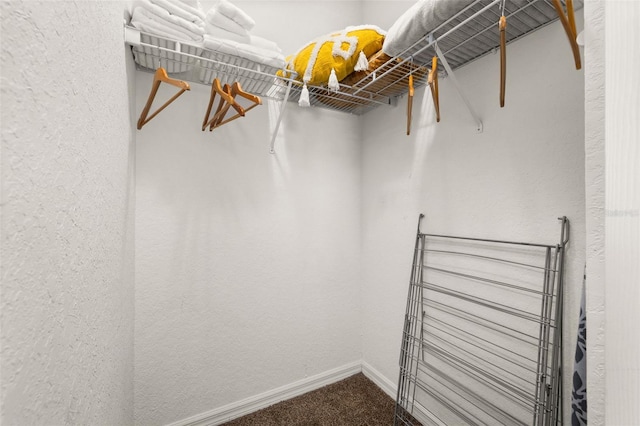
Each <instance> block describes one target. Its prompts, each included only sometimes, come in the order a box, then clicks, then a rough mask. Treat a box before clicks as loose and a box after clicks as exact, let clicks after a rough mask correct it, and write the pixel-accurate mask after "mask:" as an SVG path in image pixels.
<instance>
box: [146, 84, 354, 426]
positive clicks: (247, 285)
mask: <svg viewBox="0 0 640 426" xmlns="http://www.w3.org/2000/svg"><path fill="white" fill-rule="evenodd" d="M137 77H138V79H137V85H136V86H137V99H138V111H140V110H141V109H142V106H143V104H144V102H146V99H147V95H148V91H149V88H150V85H151V74H146V73H138V76H137ZM161 89H163V87H161ZM209 91H210V89H209V87H204V86H200V85H195V84H194V85H192V89H191V91H190V92H187V93H185V94H184V95H182V96H181V97H180V98H179V99H178V100H177V101H176V102H175V103H174V104H172V105H170V106H169V107H168V108H167V109H166V110H165V111H163V112H162V113H161V114H160V115H158V117H156V118H155V119H153V120H152V121H151V122H149V123H148V124H147V125H146V126H145V127H143V128H142V130H141V131H139V132H138V136H137V166H136V167H137V185H136V188H137V190H136V195H137V198H136V341H135V348H136V360H135V382H136V384H135V388H136V390H135V422H136V424H140V425H147V424H167V423H170V422H172V421H178V420H182V419H185V418H187V417H189V416H194V415H198V414H201V413H205V412H208V411H210V410H214V409H216V408H219V407H222V406H224V405H226V404H230V403H233V402H237V401H239V400H242V399H244V398H248V397H251V396H254V395H258V394H261V393H264V392H267V391H270V390H273V389H275V388H278V387H280V386H284V385H289V384H291V383H293V382H296V381H299V380H302V379H304V378H305V377H308V376H313V375H316V374H319V373H324V372H326V371H328V370H331V369H334V368H338V367H342V366H344V365H346V364H350V363H353V362H358V361H359V360H360V323H359V318H360V312H359V309H360V299H359V296H360V294H359V286H358V282H359V279H360V276H359V265H360V256H359V255H360V249H359V229H360V228H359V227H360V222H359V219H360V173H359V170H360V157H361V152H360V130H359V124H358V120H354V119H353V117H351V116H347V115H344V114H340V113H335V112H323V111H318V110H309V109H302V110H301V109H299V108H298V106H297V105H295V104H291V105H288V107H287V109H288V111H287V116H286V120H285V122H284V124H283V126H282V132H281V134H280V137H279V138H278V141H277V144H276V151H277V152H276V154H275V155H270V154H269V141H270V136H271V129H272V127H273V125H274V122H275V119H276V112H277V108H276V107H277V106H278V105H277V104H275V103H270V102H268V103H267V104H265V105H263V106H260V107H258V108H255V109H253V110H251V111H249V112H248V113H247V115H246V116H245V117H244V118H240V119H238V120H236V121H233V122H231V123H229V124H226V125H224V126H222V127H220V128H219V129H216V130H214V131H213V132H209V131H207V132H202V131H201V130H200V126H201V121H202V118H203V116H204V112H205V108H206V105H207V102H208V99H209ZM171 92H172V91H171V90H169V91H166V92H161V93H160V94H159V95H158V99H159V100H160V99H167V98H168V97H169V96H170V94H169V93H171Z"/></svg>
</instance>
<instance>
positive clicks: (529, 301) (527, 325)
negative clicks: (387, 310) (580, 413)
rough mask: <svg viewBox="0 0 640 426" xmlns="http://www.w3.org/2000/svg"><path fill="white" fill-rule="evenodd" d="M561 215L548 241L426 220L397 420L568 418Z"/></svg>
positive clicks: (534, 421)
mask: <svg viewBox="0 0 640 426" xmlns="http://www.w3.org/2000/svg"><path fill="white" fill-rule="evenodd" d="M422 217H423V215H420V219H422ZM560 220H561V223H562V227H561V228H562V229H561V236H560V242H559V243H557V244H549V245H547V244H536V243H527V242H514V241H498V240H490V239H479V238H464V237H456V236H450V235H435V234H427V233H422V232H421V231H420V220H419V222H418V232H417V235H416V241H415V251H414V256H413V268H412V271H411V280H410V284H409V292H408V296H407V307H406V314H405V322H404V330H403V337H402V346H401V352H400V375H399V379H398V393H397V399H396V409H395V416H394V424H395V425H410V426H415V425H420V424H424V425H427V424H428V425H431V424H434V425H454V424H455V425H460V424H490V425H495V424H506V425H557V424H562V411H563V407H562V305H563V300H562V299H563V268H564V266H563V265H564V256H565V247H566V245H567V243H568V241H569V221H568V219H567V218H566V217H562V218H560Z"/></svg>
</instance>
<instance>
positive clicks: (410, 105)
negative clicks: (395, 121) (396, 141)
mask: <svg viewBox="0 0 640 426" xmlns="http://www.w3.org/2000/svg"><path fill="white" fill-rule="evenodd" d="M413 95H414V89H413V74H409V96H408V97H407V136H409V135H410V134H411V111H412V110H413Z"/></svg>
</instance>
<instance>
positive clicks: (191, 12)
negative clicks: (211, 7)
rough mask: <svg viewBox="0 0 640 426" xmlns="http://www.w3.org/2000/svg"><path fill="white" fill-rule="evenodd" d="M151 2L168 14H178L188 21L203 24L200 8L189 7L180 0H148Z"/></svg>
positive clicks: (202, 14)
mask: <svg viewBox="0 0 640 426" xmlns="http://www.w3.org/2000/svg"><path fill="white" fill-rule="evenodd" d="M150 1H151V3H153V4H156V5H158V6H160V7H162V8H163V9H166V10H167V11H168V12H169V13H170V14H172V15H176V16H179V17H181V18H183V19H186V20H187V21H189V22H193V23H195V24H198V25H200V26H202V25H203V24H204V17H205V14H204V12H203V11H202V10H200V9H198V8H195V7H191V6H189V5H188V4H186V3H183V2H182V1H180V0H150Z"/></svg>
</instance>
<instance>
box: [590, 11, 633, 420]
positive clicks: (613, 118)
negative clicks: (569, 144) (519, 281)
mask: <svg viewBox="0 0 640 426" xmlns="http://www.w3.org/2000/svg"><path fill="white" fill-rule="evenodd" d="M638 22H640V2H632V1H610V2H606V3H605V46H606V47H605V48H606V55H605V56H606V62H605V66H606V72H605V74H606V77H605V81H606V83H605V90H606V92H605V93H606V94H605V106H606V107H605V152H606V155H605V158H606V174H605V175H606V179H605V181H606V203H605V234H606V235H605V259H606V274H605V280H604V282H600V283H599V284H604V288H605V304H606V308H605V336H606V352H605V360H606V369H605V370H606V378H605V389H606V403H605V413H606V416H605V419H606V422H605V423H606V424H611V425H637V424H640V406H639V405H638V401H639V400H640V341H639V340H638V339H635V338H629V336H636V337H637V336H640V311H639V309H640V263H639V262H638V259H640V122H639V121H638V117H640V81H639V80H638V76H637V74H638V69H639V68H640V56H639V55H638V54H637V52H640V30H639V29H638V27H637V25H635V24H636V23H638ZM629 52H636V54H629Z"/></svg>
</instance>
